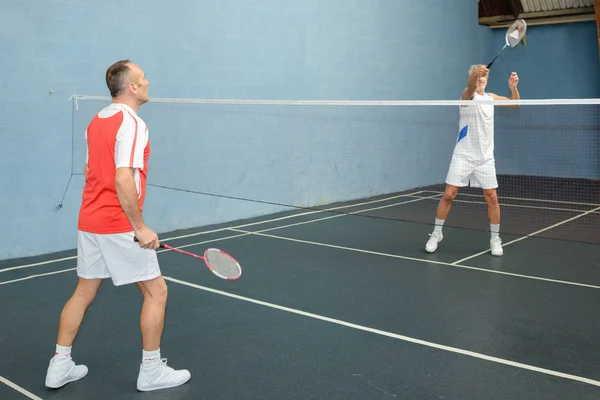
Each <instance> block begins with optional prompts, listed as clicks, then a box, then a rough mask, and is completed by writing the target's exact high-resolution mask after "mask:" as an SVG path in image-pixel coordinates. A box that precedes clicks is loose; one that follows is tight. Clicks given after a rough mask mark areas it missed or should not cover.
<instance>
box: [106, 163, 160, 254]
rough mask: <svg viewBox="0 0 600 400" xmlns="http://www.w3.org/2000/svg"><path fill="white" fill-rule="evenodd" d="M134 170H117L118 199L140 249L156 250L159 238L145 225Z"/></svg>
mask: <svg viewBox="0 0 600 400" xmlns="http://www.w3.org/2000/svg"><path fill="white" fill-rule="evenodd" d="M133 171H134V169H133V168H117V172H116V174H115V184H116V189H117V198H118V199H119V203H121V208H122V209H123V212H124V213H125V215H126V216H127V219H128V220H129V222H130V223H131V226H132V227H133V230H134V232H135V236H136V238H137V239H138V241H139V243H140V247H143V248H146V249H155V248H157V247H158V245H159V242H158V236H157V235H156V234H155V233H154V232H152V230H151V229H150V228H148V227H147V226H146V225H145V224H144V219H143V218H142V211H141V210H140V205H139V203H138V192H137V188H136V185H135V180H134V178H133Z"/></svg>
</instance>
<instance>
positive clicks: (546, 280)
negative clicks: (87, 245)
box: [0, 197, 600, 289]
mask: <svg viewBox="0 0 600 400" xmlns="http://www.w3.org/2000/svg"><path fill="white" fill-rule="evenodd" d="M420 199H426V198H425V197H424V198H420ZM406 203H408V202H401V203H395V205H402V204H406ZM391 206H393V205H386V206H381V207H374V208H372V209H366V210H359V211H354V213H359V212H364V211H369V210H373V209H380V208H384V207H391ZM344 215H346V214H340V215H339V216H344ZM335 217H338V215H336V216H328V217H323V218H319V219H315V220H310V221H303V222H297V223H295V224H289V225H285V226H279V227H273V228H268V229H263V230H259V231H256V232H251V231H244V230H239V229H235V228H228V230H229V231H232V232H238V233H241V234H240V235H232V236H227V237H223V238H216V239H210V240H205V241H203V242H198V243H190V244H186V245H183V246H178V247H177V248H184V247H191V246H197V245H199V244H204V243H211V242H217V241H223V240H228V239H234V238H238V237H242V236H248V235H258V236H265V237H270V238H275V239H281V240H287V241H292V242H299V243H307V244H313V245H318V246H325V247H331V248H337V249H342V250H350V251H357V252H361V253H366V254H374V255H378V256H385V257H392V258H398V259H404V260H411V261H417V262H423V263H431V264H438V265H445V266H450V267H456V268H463V269H471V270H475V271H480V272H487V273H494V274H500V275H508V276H514V277H518V278H525V279H533V280H539V281H545V282H552V283H559V284H565V285H572V286H581V287H587V288H592V289H600V286H596V285H590V284H585V283H578V282H572V281H562V280H558V279H551V278H542V277H538V276H534V275H524V274H517V273H512V272H505V271H497V270H493V269H486V268H479V267H472V266H469V265H459V264H458V263H456V262H454V263H447V262H443V261H435V260H428V259H423V258H415V257H408V256H401V255H396V254H389V253H381V252H376V251H371V250H362V249H356V248H351V247H344V246H337V245H332V244H327V243H319V242H312V241H308V240H300V239H293V238H288V237H284V236H277V235H269V234H265V233H263V232H268V231H272V230H276V229H281V228H284V227H292V226H298V225H302V224H307V223H311V222H317V221H323V220H326V219H330V218H335ZM165 251H171V250H168V249H165V250H158V251H157V253H163V252H165ZM484 253H487V251H485V252H482V254H484ZM74 269H75V268H71V269H65V270H60V271H56V272H50V273H46V274H38V275H32V276H29V277H26V278H19V279H14V280H11V281H4V282H0V285H2V284H7V283H13V282H20V281H23V280H27V279H32V278H36V277H42V276H46V275H52V274H54V273H61V272H67V271H72V270H74Z"/></svg>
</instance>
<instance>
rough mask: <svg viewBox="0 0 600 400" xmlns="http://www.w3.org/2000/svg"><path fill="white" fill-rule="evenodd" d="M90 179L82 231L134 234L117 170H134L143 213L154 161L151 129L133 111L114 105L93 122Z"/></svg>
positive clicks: (89, 134) (81, 212) (89, 138)
mask: <svg viewBox="0 0 600 400" xmlns="http://www.w3.org/2000/svg"><path fill="white" fill-rule="evenodd" d="M85 136H86V141H87V164H88V168H89V169H88V175H87V179H86V180H85V187H84V189H83V196H82V197H83V198H82V203H81V208H80V210H79V223H78V229H79V230H81V231H85V232H91V233H100V234H109V233H123V232H130V231H132V230H133V228H132V226H131V223H130V222H129V220H128V219H127V216H126V215H125V212H124V211H123V209H122V208H121V203H120V202H119V199H118V198H117V189H116V183H115V173H116V169H117V168H120V167H129V168H134V169H135V170H134V178H135V183H136V187H137V192H138V201H139V205H140V209H143V206H144V199H145V197H146V175H147V173H148V158H149V157H150V140H149V138H148V127H147V126H146V123H145V122H144V121H143V120H142V119H141V118H140V117H138V115H137V114H136V113H135V111H133V109H132V108H131V107H129V106H127V105H125V104H121V103H111V104H110V105H108V106H106V107H105V108H103V109H102V110H101V111H100V112H99V113H98V114H96V116H95V117H94V118H93V119H92V121H91V122H90V124H89V125H88V128H87V130H86V133H85Z"/></svg>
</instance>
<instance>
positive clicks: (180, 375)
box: [137, 276, 191, 391]
mask: <svg viewBox="0 0 600 400" xmlns="http://www.w3.org/2000/svg"><path fill="white" fill-rule="evenodd" d="M137 286H138V288H139V289H140V291H141V292H142V295H143V296H144V303H143V305H142V311H141V314H140V330H141V333H142V364H141V365H140V372H139V375H138V380H137V389H138V390H140V391H150V390H157V389H167V388H172V387H176V386H180V385H183V384H184V383H186V382H187V381H189V380H190V378H191V375H190V373H189V371H187V370H185V369H182V370H174V369H173V368H171V367H168V366H167V363H166V362H163V360H162V359H161V356H160V344H161V337H162V332H163V328H164V323H165V309H166V306H167V291H168V290H167V285H166V283H165V280H164V278H163V277H162V276H159V277H157V278H154V279H150V280H147V281H140V282H137Z"/></svg>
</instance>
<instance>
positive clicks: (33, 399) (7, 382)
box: [0, 375, 42, 400]
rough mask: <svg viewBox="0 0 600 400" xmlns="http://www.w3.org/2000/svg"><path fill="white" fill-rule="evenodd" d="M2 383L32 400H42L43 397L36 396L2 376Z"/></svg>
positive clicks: (0, 380) (0, 379)
mask: <svg viewBox="0 0 600 400" xmlns="http://www.w3.org/2000/svg"><path fill="white" fill-rule="evenodd" d="M0 382H2V383H4V384H5V385H6V386H8V387H9V388H11V389H13V390H15V391H17V392H19V393H21V394H22V395H24V396H26V397H29V398H30V399H31V400H42V398H41V397H38V396H36V395H35V394H33V393H31V392H30V391H29V390H27V389H25V388H23V387H21V386H19V385H17V384H16V383H14V382H12V381H10V380H8V379H7V378H5V377H3V376H1V375H0Z"/></svg>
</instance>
